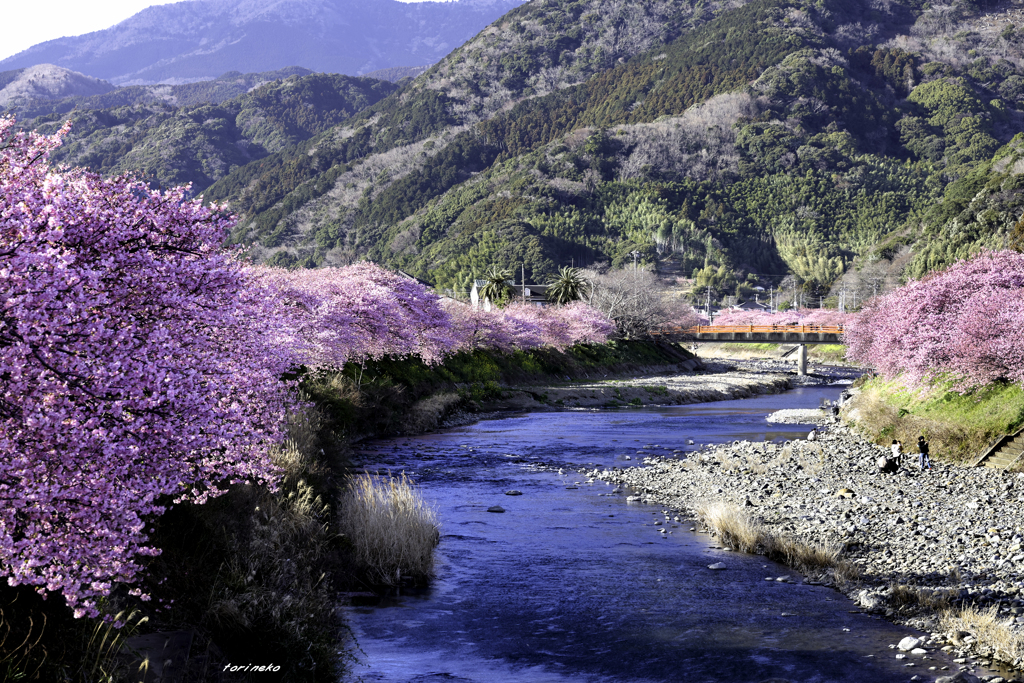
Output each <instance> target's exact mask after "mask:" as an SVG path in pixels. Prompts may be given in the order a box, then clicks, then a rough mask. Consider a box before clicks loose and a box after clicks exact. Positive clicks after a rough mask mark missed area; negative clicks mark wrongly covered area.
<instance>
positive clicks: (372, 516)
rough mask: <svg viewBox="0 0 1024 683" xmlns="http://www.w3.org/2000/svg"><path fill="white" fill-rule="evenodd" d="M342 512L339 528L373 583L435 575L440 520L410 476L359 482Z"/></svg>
mask: <svg viewBox="0 0 1024 683" xmlns="http://www.w3.org/2000/svg"><path fill="white" fill-rule="evenodd" d="M340 508H341V509H340V514H339V517H338V525H339V527H340V528H341V530H342V533H344V534H345V535H346V536H347V537H348V538H349V540H351V542H352V545H353V546H354V548H355V554H356V559H357V561H358V562H359V563H360V564H361V565H362V567H363V569H364V570H365V571H366V572H367V574H368V576H369V578H370V579H371V580H372V581H374V582H377V583H381V584H385V585H396V584H398V583H400V582H401V580H402V577H406V578H411V579H413V580H414V581H417V582H424V581H426V580H427V579H428V578H430V576H431V575H432V574H433V569H434V548H435V547H436V546H437V544H438V540H439V538H440V536H439V532H438V527H437V515H436V513H435V512H434V510H433V508H431V507H430V506H429V505H427V504H426V502H424V500H423V498H422V497H421V496H420V495H419V493H418V492H417V491H416V489H415V487H414V486H413V482H412V480H411V479H409V478H408V477H407V476H406V475H405V473H403V474H402V475H401V476H399V477H392V476H391V475H390V474H389V475H380V474H368V473H367V474H361V475H358V476H356V477H353V478H352V480H351V481H350V483H349V486H348V489H347V490H346V492H345V493H344V494H343V497H342V501H341V505H340Z"/></svg>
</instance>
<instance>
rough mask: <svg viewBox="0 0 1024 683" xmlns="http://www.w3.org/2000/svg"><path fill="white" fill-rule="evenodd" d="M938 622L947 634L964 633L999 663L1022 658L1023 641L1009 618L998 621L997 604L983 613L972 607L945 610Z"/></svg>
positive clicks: (1023, 652)
mask: <svg viewBox="0 0 1024 683" xmlns="http://www.w3.org/2000/svg"><path fill="white" fill-rule="evenodd" d="M939 623H940V625H941V627H942V628H943V629H944V630H946V631H967V632H968V633H970V634H971V635H973V636H974V637H975V638H976V639H977V640H978V644H979V645H980V646H981V647H982V648H988V649H989V650H991V651H992V654H993V656H994V657H996V658H997V659H1000V660H1002V661H1005V662H1012V661H1014V660H1016V659H1017V658H1018V657H1020V656H1022V655H1024V638H1022V637H1021V636H1020V635H1019V634H1017V633H1016V632H1014V630H1013V628H1012V627H1011V626H1010V624H1011V623H1012V620H1011V619H1000V618H999V607H998V605H992V606H991V607H989V608H988V609H984V610H983V609H978V608H977V607H974V606H964V607H960V608H957V609H951V610H947V611H946V612H945V613H944V614H943V615H942V616H941V618H940V621H939Z"/></svg>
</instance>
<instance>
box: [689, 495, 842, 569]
mask: <svg viewBox="0 0 1024 683" xmlns="http://www.w3.org/2000/svg"><path fill="white" fill-rule="evenodd" d="M697 519H698V520H699V521H700V522H701V524H703V525H704V526H706V527H707V528H708V529H709V530H710V531H711V533H713V534H714V535H715V537H716V538H718V539H719V541H721V542H722V543H723V544H725V545H728V546H729V547H730V548H733V549H734V550H739V551H742V552H745V553H757V554H761V555H765V556H766V557H768V558H769V559H772V560H775V561H777V562H782V563H783V564H786V565H788V566H790V567H794V568H796V569H800V570H802V571H819V570H824V569H828V570H831V571H832V574H833V576H834V577H835V579H836V581H837V582H838V583H844V582H847V581H853V580H856V579H857V578H858V577H859V575H860V572H859V569H858V568H857V566H856V565H855V564H853V563H851V562H848V561H846V560H844V559H842V557H841V552H840V549H839V547H838V546H826V545H823V544H810V543H805V542H803V541H801V540H798V539H795V538H793V537H791V536H785V535H779V534H775V533H773V532H772V531H770V530H769V529H767V528H766V527H765V526H764V525H763V524H762V523H761V522H759V521H758V520H756V519H754V518H753V517H751V516H750V515H748V514H747V513H746V512H744V511H743V510H742V509H741V508H738V507H736V506H735V505H732V504H730V503H725V502H721V501H719V502H713V503H706V504H704V505H701V506H700V507H698V508H697Z"/></svg>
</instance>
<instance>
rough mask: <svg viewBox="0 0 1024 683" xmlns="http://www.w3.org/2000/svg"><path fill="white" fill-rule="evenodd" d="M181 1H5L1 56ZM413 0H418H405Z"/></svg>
mask: <svg viewBox="0 0 1024 683" xmlns="http://www.w3.org/2000/svg"><path fill="white" fill-rule="evenodd" d="M176 1H178V0H91V1H90V0H84V1H83V0H13V1H11V2H5V3H4V4H5V5H6V6H5V7H4V11H3V23H4V26H7V27H17V28H11V29H9V30H5V31H4V32H3V34H2V37H0V59H4V58H6V57H10V56H11V55H14V54H17V53H19V52H21V51H22V50H25V49H27V48H30V47H32V46H33V45H35V44H36V43H42V42H44V41H47V40H53V39H54V38H61V37H63V36H78V35H81V34H83V33H90V32H92V31H99V30H100V29H104V28H109V27H111V26H113V25H114V24H116V23H118V22H119V21H124V20H125V19H127V18H128V17H130V16H132V15H133V14H135V13H136V12H138V11H139V10H143V9H145V8H147V7H152V6H153V5H166V4H169V3H170V2H176ZM402 1H403V2H410V1H415V0H402Z"/></svg>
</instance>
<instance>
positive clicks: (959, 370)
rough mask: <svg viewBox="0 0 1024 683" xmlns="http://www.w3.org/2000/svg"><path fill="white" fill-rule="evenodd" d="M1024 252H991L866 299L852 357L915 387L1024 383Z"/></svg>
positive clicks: (853, 327)
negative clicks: (946, 381)
mask: <svg viewBox="0 0 1024 683" xmlns="http://www.w3.org/2000/svg"><path fill="white" fill-rule="evenodd" d="M1022 322H1024V254H1019V253H1016V252H1013V251H988V252H983V253H981V254H979V255H978V256H976V257H974V258H972V259H970V260H967V261H961V262H959V263H956V264H954V265H953V266H950V267H949V268H947V269H946V270H944V271H941V272H937V273H932V274H930V275H928V276H927V277H925V278H923V279H921V280H912V281H910V282H908V283H907V284H906V285H904V286H903V287H900V288H899V289H896V290H893V291H892V292H889V293H888V294H886V295H884V296H880V297H876V298H875V299H872V300H871V301H869V302H868V304H867V305H866V306H865V307H864V309H863V310H862V311H861V312H860V313H859V314H857V315H856V316H855V317H854V319H853V320H852V321H851V323H850V325H849V326H848V327H847V329H846V342H847V344H848V345H849V350H848V352H847V355H848V357H849V358H851V359H853V360H855V361H858V362H861V363H864V364H867V365H871V366H873V367H875V368H877V369H878V371H879V372H881V373H882V374H883V375H885V376H886V377H890V378H892V377H896V376H902V377H903V378H904V379H905V380H906V382H907V383H908V384H909V385H911V386H920V385H922V384H923V383H926V382H929V381H932V380H935V379H939V378H947V379H952V380H953V386H954V388H956V389H958V390H960V391H967V390H970V389H971V388H974V387H977V386H981V385H984V384H986V383H989V382H993V381H997V380H1006V381H1012V382H1017V383H1021V384H1024V326H1022Z"/></svg>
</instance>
